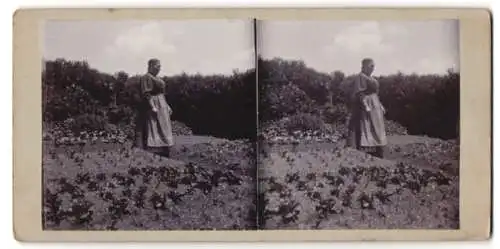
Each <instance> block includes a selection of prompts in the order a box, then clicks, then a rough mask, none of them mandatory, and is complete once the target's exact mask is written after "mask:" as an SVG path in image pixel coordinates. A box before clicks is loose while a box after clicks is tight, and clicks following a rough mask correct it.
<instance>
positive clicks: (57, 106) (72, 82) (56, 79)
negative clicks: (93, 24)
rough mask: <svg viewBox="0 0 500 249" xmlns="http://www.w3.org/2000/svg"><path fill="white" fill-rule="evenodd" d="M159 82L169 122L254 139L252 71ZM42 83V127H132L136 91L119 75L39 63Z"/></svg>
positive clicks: (79, 66)
mask: <svg viewBox="0 0 500 249" xmlns="http://www.w3.org/2000/svg"><path fill="white" fill-rule="evenodd" d="M129 79H130V80H129ZM164 80H165V81H166V82H167V93H166V97H167V100H168V102H169V104H170V105H171V106H172V109H173V111H174V113H173V117H172V118H173V119H174V120H177V121H180V122H182V123H184V124H186V125H187V126H189V127H190V128H191V129H192V130H193V132H194V133H195V134H200V135H211V136H217V137H225V138H230V139H237V138H249V139H254V138H255V136H256V132H255V131H256V82H255V71H254V70H249V71H247V72H242V73H238V72H235V73H234V74H233V75H231V76H225V75H211V76H200V75H186V74H182V75H178V76H174V77H165V78H164ZM42 82H43V121H44V123H47V122H60V121H64V120H66V119H68V118H74V117H78V116H80V115H84V114H88V115H96V116H101V117H103V119H105V120H106V121H107V122H110V123H113V124H126V125H131V124H132V120H133V116H134V106H135V105H136V104H137V103H136V99H137V92H136V88H134V85H133V83H130V85H129V82H134V81H133V78H132V77H129V75H128V74H127V73H125V72H118V73H117V74H116V75H110V74H105V73H101V72H99V71H97V70H95V69H92V68H91V67H90V66H89V65H88V64H87V63H86V62H81V61H68V60H64V59H57V60H53V61H47V62H46V63H45V70H44V71H43V73H42ZM100 122H102V119H100Z"/></svg>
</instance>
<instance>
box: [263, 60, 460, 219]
mask: <svg viewBox="0 0 500 249" xmlns="http://www.w3.org/2000/svg"><path fill="white" fill-rule="evenodd" d="M258 77H259V83H260V84H259V93H260V95H259V114H260V117H259V118H260V119H259V123H260V126H259V128H260V134H259V137H260V139H261V140H260V142H259V144H260V147H259V152H260V153H259V155H260V157H259V179H258V181H259V220H260V224H259V225H260V227H261V228H263V229H346V228H354V229H363V228H387V229H391V228H392V229H398V228H400V229H402V228H414V229H415V228H446V229H456V228H459V210H458V208H459V181H458V179H459V164H458V162H459V143H458V136H457V135H458V129H457V128H458V127H457V124H458V120H459V115H458V114H459V74H458V73H454V72H452V71H449V72H448V73H447V74H445V75H402V74H396V75H390V76H384V77H379V78H378V80H379V82H380V87H381V89H380V97H381V101H382V102H383V104H384V106H385V107H386V109H387V114H386V118H387V122H386V130H387V133H388V135H389V143H390V145H389V146H388V148H387V157H386V158H385V159H379V158H375V157H372V156H371V155H369V154H367V153H364V152H362V151H357V150H353V149H349V148H345V145H344V140H343V138H344V137H345V135H346V132H347V128H346V122H347V117H348V112H347V109H346V107H345V105H344V96H343V91H342V90H343V86H342V84H341V82H343V80H344V79H345V77H346V76H345V75H344V74H343V73H342V72H338V71H337V72H334V73H332V74H325V73H320V72H317V71H315V70H314V69H311V68H308V67H307V66H306V65H305V64H304V63H303V62H301V61H285V60H282V59H279V58H278V59H273V60H267V61H265V60H260V61H259V75H258ZM347 77H348V76H347Z"/></svg>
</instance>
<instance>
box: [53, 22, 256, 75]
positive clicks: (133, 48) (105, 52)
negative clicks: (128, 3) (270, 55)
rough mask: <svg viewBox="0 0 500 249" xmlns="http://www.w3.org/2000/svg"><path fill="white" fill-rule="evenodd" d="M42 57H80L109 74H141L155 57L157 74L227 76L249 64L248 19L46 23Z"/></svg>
mask: <svg viewBox="0 0 500 249" xmlns="http://www.w3.org/2000/svg"><path fill="white" fill-rule="evenodd" d="M44 34H45V35H44V43H43V47H44V50H43V57H44V59H45V60H53V59H56V58H65V59H68V60H86V61H87V62H88V63H89V64H90V66H91V67H92V68H95V69H98V70H99V71H102V72H106V73H111V74H114V73H116V72H118V71H122V70H123V71H125V72H127V73H128V74H130V75H135V74H144V73H145V72H146V71H147V61H148V59H150V58H153V57H154V58H158V59H160V60H161V63H162V72H160V75H174V74H179V73H182V72H186V73H190V74H195V73H200V74H219V73H221V74H231V73H232V72H233V70H239V71H240V72H241V71H246V70H247V69H250V68H254V67H255V66H254V65H255V57H254V55H255V53H254V39H253V21H252V20H250V19H249V20H173V21H171V20H168V21H163V20H160V21H143V20H141V21H139V20H137V21H50V22H47V23H46V24H45V32H44Z"/></svg>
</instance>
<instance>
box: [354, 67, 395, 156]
mask: <svg viewBox="0 0 500 249" xmlns="http://www.w3.org/2000/svg"><path fill="white" fill-rule="evenodd" d="M361 64H362V67H361V72H360V73H359V74H358V75H357V76H356V77H354V78H353V81H352V82H351V84H352V85H351V86H350V87H351V88H350V90H351V91H350V95H349V96H350V103H349V108H350V110H351V116H350V119H349V124H348V132H349V134H348V139H347V145H348V146H351V147H355V148H356V149H362V148H366V149H369V150H373V149H374V150H375V151H374V152H375V156H377V157H380V158H383V157H384V150H385V146H386V145H387V135H386V131H385V124H384V114H385V109H384V106H383V105H382V103H381V102H380V99H379V96H378V91H379V83H378V81H377V80H376V79H375V78H373V77H372V73H373V70H374V68H375V63H374V61H373V60H372V59H370V58H366V59H363V61H362V63H361Z"/></svg>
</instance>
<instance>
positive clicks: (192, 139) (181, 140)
mask: <svg viewBox="0 0 500 249" xmlns="http://www.w3.org/2000/svg"><path fill="white" fill-rule="evenodd" d="M174 141H175V145H174V149H175V148H182V147H185V146H192V145H196V144H204V143H224V142H227V141H229V140H227V139H223V138H217V137H211V136H185V135H180V136H174ZM131 146H132V143H131V142H130V141H127V142H125V143H104V142H99V141H97V142H95V143H93V144H92V143H89V144H85V145H83V146H80V145H60V146H54V145H52V142H49V141H44V142H43V148H42V149H45V148H47V147H51V148H54V149H55V151H56V152H57V153H61V152H64V151H66V150H68V149H72V148H74V149H79V148H80V147H83V151H85V152H92V151H96V150H101V149H105V150H118V149H121V148H124V147H125V148H127V147H131Z"/></svg>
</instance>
